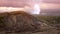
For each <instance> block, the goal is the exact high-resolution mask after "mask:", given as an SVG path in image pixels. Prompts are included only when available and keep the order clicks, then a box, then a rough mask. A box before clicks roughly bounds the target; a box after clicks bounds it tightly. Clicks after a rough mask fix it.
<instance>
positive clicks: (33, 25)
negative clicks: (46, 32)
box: [0, 11, 45, 32]
mask: <svg viewBox="0 0 60 34" xmlns="http://www.w3.org/2000/svg"><path fill="white" fill-rule="evenodd" d="M0 15H1V16H2V17H3V18H2V19H1V20H2V23H3V25H4V30H5V31H7V32H27V31H29V32H34V31H40V30H41V27H42V26H45V25H44V24H43V23H42V22H40V20H38V19H37V18H36V17H34V16H32V15H30V14H28V13H25V12H24V11H15V12H5V13H0Z"/></svg>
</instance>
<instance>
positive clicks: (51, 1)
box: [0, 0, 60, 14]
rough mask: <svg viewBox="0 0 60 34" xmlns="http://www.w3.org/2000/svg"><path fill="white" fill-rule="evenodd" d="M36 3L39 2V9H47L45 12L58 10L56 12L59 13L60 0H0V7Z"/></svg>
mask: <svg viewBox="0 0 60 34" xmlns="http://www.w3.org/2000/svg"><path fill="white" fill-rule="evenodd" d="M36 3H37V4H39V6H40V9H43V11H42V12H44V11H45V10H46V9H48V10H46V11H45V12H49V13H52V12H57V11H58V13H59V14H60V0H0V7H18V8H19V7H24V6H34V4H36ZM51 9H52V10H51ZM57 9H58V10H57ZM58 13H57V14H58ZM52 14H53V13H52Z"/></svg>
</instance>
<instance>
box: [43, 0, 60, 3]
mask: <svg viewBox="0 0 60 34" xmlns="http://www.w3.org/2000/svg"><path fill="white" fill-rule="evenodd" d="M43 2H45V3H57V4H59V3H60V0H43Z"/></svg>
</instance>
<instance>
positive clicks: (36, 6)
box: [33, 4, 40, 14]
mask: <svg viewBox="0 0 60 34" xmlns="http://www.w3.org/2000/svg"><path fill="white" fill-rule="evenodd" d="M33 14H40V6H39V5H38V4H35V5H34V7H33Z"/></svg>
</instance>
